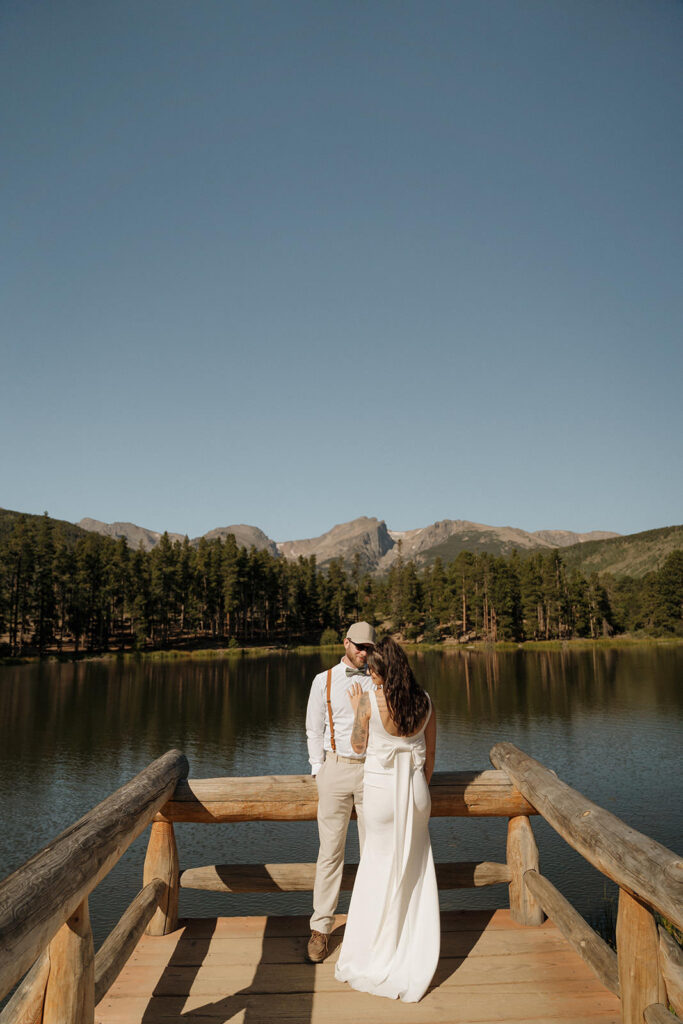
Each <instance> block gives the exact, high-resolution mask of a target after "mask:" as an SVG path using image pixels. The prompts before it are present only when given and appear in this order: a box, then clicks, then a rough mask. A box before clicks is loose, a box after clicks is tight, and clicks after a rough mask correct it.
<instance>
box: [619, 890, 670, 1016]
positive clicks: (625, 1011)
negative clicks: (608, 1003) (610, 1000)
mask: <svg viewBox="0 0 683 1024" xmlns="http://www.w3.org/2000/svg"><path fill="white" fill-rule="evenodd" d="M658 947H659V936H658V934H657V925H656V923H655V919H654V916H653V914H652V912H651V911H650V910H649V908H648V907H646V906H645V904H644V903H641V901H640V900H638V899H636V898H635V897H633V896H631V894H630V893H629V892H626V890H625V889H620V890H619V910H618V912H617V961H618V964H619V992H620V995H621V1019H622V1022H623V1024H642V1020H643V1013H644V1011H645V1009H646V1008H647V1007H648V1006H650V1005H651V1004H653V1003H662V1002H664V999H665V998H666V994H665V991H664V982H663V980H662V976H661V974H660V973H659V948H658Z"/></svg>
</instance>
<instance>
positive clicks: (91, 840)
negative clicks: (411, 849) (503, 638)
mask: <svg viewBox="0 0 683 1024" xmlns="http://www.w3.org/2000/svg"><path fill="white" fill-rule="evenodd" d="M490 758H491V763H492V765H493V770H491V769H485V770H483V771H474V772H473V771H461V772H441V773H436V774H435V775H434V776H433V778H432V780H431V783H430V793H431V802H432V816H433V817H443V816H447V817H450V816H454V817H474V818H477V817H490V816H493V817H503V818H507V821H508V828H507V843H506V849H505V861H501V862H499V863H498V862H493V861H457V862H454V863H437V865H436V874H437V882H438V885H439V888H440V889H443V890H447V889H460V888H470V887H475V888H479V887H480V886H485V885H506V886H507V889H508V900H509V909H508V910H495V911H493V910H492V911H481V910H479V911H454V912H450V913H446V914H444V915H443V917H442V942H441V959H440V961H439V965H438V969H437V972H436V975H435V978H434V981H433V983H432V986H431V988H430V989H429V991H428V992H427V994H426V995H425V997H424V998H423V999H422V1000H421V1001H420V1002H419V1003H417V1004H416V1003H407V1004H405V1003H401V1002H398V1001H396V1000H389V999H382V998H379V997H377V996H370V995H367V994H361V993H358V992H355V991H353V990H352V989H350V988H348V986H346V985H342V984H340V983H338V982H337V981H336V980H335V977H334V963H335V959H336V957H337V955H338V948H339V944H340V942H341V936H342V934H343V928H344V918H343V917H339V918H338V919H337V923H336V927H335V931H334V933H333V941H332V948H331V955H330V957H329V958H328V960H327V961H326V962H325V963H324V964H318V965H313V964H309V963H308V962H307V961H306V960H305V949H306V944H307V941H308V936H309V924H308V919H307V918H305V917H280V916H268V917H236V916H235V917H221V918H206V919H202V920H190V921H186V922H179V919H178V900H179V894H180V890H181V889H201V890H205V891H213V892H222V893H245V892H258V893H272V894H273V899H274V900H277V895H276V894H277V893H279V892H294V891H296V892H302V891H310V890H311V889H312V887H313V878H314V873H315V865H314V864H312V863H305V864H282V863H276V864H274V863H258V864H209V865H186V866H183V865H181V864H180V863H179V857H178V848H177V845H176V840H175V833H174V823H175V822H177V821H184V822H194V823H195V824H196V825H197V826H199V827H205V826H207V825H211V824H213V823H217V822H234V821H273V822H277V821H307V820H309V821H310V820H312V819H314V818H315V817H316V812H317V789H316V784H315V780H314V779H312V778H311V777H310V776H302V775H292V776H263V777H247V778H227V779H226V778H219V779H188V772H189V765H188V762H187V759H186V758H185V756H184V755H183V754H182V753H181V752H180V751H169V752H168V753H167V754H164V755H163V757H160V758H158V759H157V760H156V761H154V762H153V763H152V764H151V765H149V766H148V767H147V768H145V769H143V771H141V772H140V773H139V774H138V775H136V776H135V778H134V779H131V781H130V782H128V783H126V785H125V786H122V787H121V789H119V790H117V791H116V792H115V793H112V794H111V795H110V796H109V797H107V798H106V799H105V800H103V801H102V803H100V804H98V806H97V807H95V808H93V809H92V810H91V811H89V812H88V813H87V814H86V815H84V817H82V818H81V819H80V820H79V821H77V822H74V824H73V825H71V826H70V827H69V828H68V829H66V831H65V832H63V833H62V834H61V835H60V836H58V837H57V838H56V839H55V840H53V842H51V843H49V844H48V845H47V846H46V847H45V848H44V849H43V850H41V851H40V852H39V853H37V854H36V855H35V856H34V857H32V858H31V859H30V860H29V861H27V863H26V864H24V865H23V866H22V867H20V868H19V869H18V870H17V871H15V872H14V873H13V874H12V875H10V876H9V877H8V878H6V879H5V880H4V881H3V882H0V999H2V998H4V997H5V996H6V995H8V994H9V993H10V992H11V991H12V989H13V988H14V989H15V991H14V993H13V995H12V996H11V998H10V1000H9V1002H8V1003H7V1005H6V1006H5V1007H4V1009H3V1010H2V1011H0V1024H95V1022H97V1024H136V1022H139V1024H167V1022H168V1024H170V1022H189V1024H200V1022H206V1024H213V1022H219V1021H242V1022H246V1024H278V1022H279V1021H287V1022H289V1024H323V1022H324V1024H382V1022H383V1021H390V1022H392V1024H401V1022H403V1021H406V1022H407V1021H410V1022H411V1024H428V1022H438V1024H448V1022H451V1024H486V1022H490V1024H494V1022H496V1024H521V1022H541V1021H546V1022H549V1024H550V1022H561V1024H589V1022H595V1024H617V1021H619V1022H620V1024H683V949H682V948H681V946H680V945H679V944H678V942H676V940H675V939H674V938H672V935H671V934H670V932H671V931H675V930H676V929H677V930H678V931H679V933H680V932H683V860H682V859H681V858H680V857H679V856H678V855H677V854H675V853H674V852H673V851H671V850H667V849H666V848H665V847H663V846H660V845H659V844H658V843H656V842H654V840H652V839H650V838H649V837H648V836H645V835H642V834H641V833H639V832H636V831H635V830H634V829H632V828H630V827H628V826H627V825H626V824H625V823H624V822H622V821H620V820H619V819H618V818H616V817H615V816H614V815H612V814H610V813H609V812H608V811H606V810H604V809H603V808H601V807H599V806H598V805H597V804H594V803H592V802H591V801H590V800H588V799H587V798H586V797H585V796H583V795H582V794H581V793H579V792H578V791H577V790H574V789H572V788H571V787H570V786H568V785H566V783H564V782H562V781H561V780H560V779H558V778H557V776H556V775H555V773H554V772H553V771H551V770H549V769H548V768H546V767H545V766H544V765H542V764H540V762H538V761H535V760H534V759H533V758H532V757H529V755H528V754H525V753H524V751H522V750H519V749H518V748H517V747H515V746H513V744H511V743H506V742H503V743H497V744H496V745H495V746H494V747H493V748H492V749H491V752H490ZM538 814H540V815H542V817H543V818H544V819H545V820H546V822H547V823H548V824H549V825H550V826H551V827H552V828H553V829H554V830H555V831H556V832H557V833H558V834H559V835H560V836H562V838H563V839H564V840H565V841H566V842H567V843H568V844H569V846H571V847H572V848H573V849H574V850H576V851H577V852H578V853H579V854H580V855H581V856H582V857H584V858H585V859H586V860H587V861H588V863H590V864H592V865H593V866H594V867H596V868H597V869H598V870H599V871H601V872H602V873H603V874H604V875H605V876H606V877H607V878H610V879H612V881H614V882H616V884H617V885H618V886H619V909H618V914H617V928H616V945H617V951H616V953H615V951H614V950H613V949H612V948H610V946H608V945H607V943H606V942H605V941H604V940H603V939H602V938H601V937H600V936H599V935H598V934H597V933H596V932H595V931H593V929H592V928H591V927H590V926H589V925H588V924H587V922H586V921H585V920H584V919H583V918H582V917H581V915H580V914H579V913H578V912H577V910H576V909H575V908H574V907H572V906H571V904H570V903H569V902H568V901H567V900H566V899H565V898H564V896H563V895H562V894H561V893H560V892H559V891H558V889H557V888H556V887H555V886H554V885H553V883H552V882H551V881H550V879H548V878H547V877H545V876H544V875H543V874H542V872H541V868H540V860H539V851H538V847H537V845H536V841H535V838H534V833H533V829H532V825H531V819H532V818H533V817H534V816H535V815H538ZM148 825H151V828H150V833H149V842H148V846H147V856H146V858H145V865H144V870H143V879H142V882H143V887H142V889H141V891H140V892H139V893H138V894H137V895H136V896H135V897H134V899H133V900H132V902H131V903H130V904H129V906H128V907H127V908H126V909H125V910H124V912H123V914H122V916H121V918H120V920H119V921H118V923H117V924H116V925H115V926H114V928H113V929H112V931H111V932H110V934H109V935H108V936H107V938H106V939H105V941H104V942H103V943H102V945H101V946H100V948H99V949H98V950H97V952H95V949H94V942H93V933H92V929H91V927H90V911H89V900H90V896H91V894H92V893H93V892H94V890H95V889H96V887H97V885H98V883H99V882H100V881H101V880H102V879H103V878H104V877H105V876H106V875H107V874H108V872H109V871H110V870H111V869H112V868H113V867H114V865H115V864H116V863H117V862H118V860H119V859H120V858H121V856H122V855H123V854H124V853H125V851H126V850H127V849H128V848H129V847H130V845H131V843H132V842H133V841H134V840H135V838H136V837H137V836H138V835H140V834H141V833H142V832H143V830H144V829H145V828H147V826H148ZM265 852H266V853H267V852H270V853H271V854H272V852H273V850H272V849H271V850H270V851H265ZM354 871H355V866H354V865H351V864H348V865H346V866H345V868H344V872H343V876H342V888H344V889H347V890H348V889H350V888H351V887H352V885H353V879H354ZM656 915H657V916H656ZM546 918H547V920H546ZM667 929H668V930H667Z"/></svg>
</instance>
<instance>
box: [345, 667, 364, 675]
mask: <svg viewBox="0 0 683 1024" xmlns="http://www.w3.org/2000/svg"><path fill="white" fill-rule="evenodd" d="M344 667H345V669H346V674H347V676H366V675H367V674H368V670H367V669H366V668H349V667H348V665H345V666H344Z"/></svg>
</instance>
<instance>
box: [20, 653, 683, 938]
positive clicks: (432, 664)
mask: <svg viewBox="0 0 683 1024" xmlns="http://www.w3.org/2000/svg"><path fill="white" fill-rule="evenodd" d="M331 660H334V659H330V656H329V655H326V656H322V655H319V654H313V655H306V656H300V655H293V654H288V655H277V656H276V655H274V656H272V657H271V656H268V657H259V658H250V657H243V658H239V657H238V658H229V659H224V660H218V659H214V660H207V661H195V660H192V661H186V660H183V661H167V662H162V661H139V662H135V661H131V660H127V661H106V662H89V663H86V662H81V663H78V664H73V665H66V664H64V665H57V664H44V665H27V666H19V667H0V779H1V780H2V802H3V813H2V819H3V827H2V829H0V878H1V877H4V876H5V875H6V874H8V873H9V872H10V871H13V870H14V869H15V868H17V867H19V865H21V864H22V863H23V862H24V861H25V860H26V859H27V858H28V857H29V856H31V855H32V854H33V853H35V852H36V851H37V850H38V849H40V848H41V847H42V846H44V845H45V844H46V843H47V842H48V841H49V840H51V839H52V838H54V837H55V836H56V835H57V834H58V833H59V832H61V831H62V830H63V829H64V828H66V827H67V826H68V825H69V824H71V823H72V822H73V821H75V820H76V819H77V818H79V817H80V816H81V815H83V814H84V813H85V812H86V811H87V810H89V809H90V808H91V807H93V806H94V805H95V804H97V803H98V802H99V801H100V800H102V799H104V797H106V796H108V795H109V794H110V793H111V792H112V791H113V790H114V789H116V788H117V787H118V786H120V785H122V784H123V783H124V782H126V781H128V779H130V778H131V777H132V776H133V775H135V774H136V773H137V772H138V771H140V770H141V769H142V768H144V767H145V766H146V765H148V764H149V762H150V761H152V760H153V759H154V758H156V757H158V756H159V755H160V754H163V753H164V752H165V751H166V750H169V749H171V748H172V747H177V748H179V749H181V750H183V751H184V752H185V754H186V755H187V757H188V760H189V762H190V776H191V777H195V778H202V777H204V778H206V777H214V776H220V775H228V776H230V775H235V776H240V775H265V774H271V773H277V774H287V773H292V774H298V773H302V772H306V771H308V762H307V752H306V742H305V735H304V728H303V722H304V715H305V708H306V701H307V698H308V691H309V688H310V683H311V680H312V678H313V676H314V675H315V673H316V672H319V671H320V670H321V669H323V668H326V667H327V666H328V665H329V664H330V663H331ZM411 661H412V664H413V667H414V669H415V672H416V674H417V676H418V679H419V680H420V682H421V683H422V685H423V686H424V687H425V688H426V689H427V690H428V691H429V692H430V694H431V695H432V698H433V700H434V703H435V706H436V709H437V716H438V719H437V720H438V741H437V757H436V768H437V771H438V770H441V771H445V770H457V769H483V768H487V767H490V765H489V759H488V753H489V750H490V748H491V746H492V745H493V744H494V743H496V742H497V741H499V740H511V741H512V742H514V743H516V744H517V745H518V746H520V747H521V748H522V749H523V750H525V751H527V752H528V753H530V754H532V755H533V756H534V757H536V758H538V759H539V760H540V761H542V762H543V763H544V764H546V765H547V766H548V767H551V768H553V769H554V770H555V771H556V772H557V774H558V775H559V777H560V778H561V779H563V780H564V781H566V782H568V783H569V784H570V785H572V786H574V787H575V788H576V789H578V790H580V791H581V792H582V793H584V794H585V795H586V796H588V797H590V798H591V799H592V800H594V801H596V802H597V803H598V804H600V805H602V806H603V807H605V808H607V809H608V810H610V811H612V812H613V813H615V814H617V815H618V816H619V817H621V818H622V819H623V820H624V821H626V822H627V823H628V824H629V825H632V826H633V827H634V828H637V829H639V830H640V831H642V832H645V833H647V834H648V835H650V836H651V837H653V838H654V839H657V840H658V841H659V842H661V843H663V844H664V845H665V846H668V847H669V848H671V849H673V850H677V851H680V850H681V847H682V846H683V841H682V840H683V816H682V814H681V802H680V791H681V786H680V781H681V778H680V776H681V761H682V759H681V738H682V735H683V732H682V728H681V726H682V724H683V648H681V647H675V646H670V647H667V646H663V647H642V648H622V649H619V648H613V649H597V650H595V651H594V650H582V651H577V650H567V651H562V652H528V651H521V650H520V651H516V652H510V653H492V652H484V651H470V652H464V651H463V652H453V653H443V654H442V653H440V652H425V653H419V654H415V655H411ZM532 821H533V828H534V831H535V834H536V838H537V842H538V845H539V849H540V856H541V870H542V871H543V873H544V874H546V875H547V876H548V877H549V878H550V879H551V880H552V881H554V882H555V884H556V885H557V886H558V887H559V888H560V889H561V891H562V892H563V893H564V894H565V895H566V896H567V898H568V899H570V900H571V902H572V903H573V904H574V905H575V906H576V907H577V908H578V909H579V910H580V911H581V912H582V913H584V914H585V915H587V916H590V915H591V914H592V913H593V912H594V911H595V910H596V909H598V908H599V907H600V904H601V902H602V900H603V898H604V897H605V895H606V896H607V898H608V899H610V898H612V896H613V892H614V889H613V887H611V886H608V887H606V886H605V883H604V881H603V878H602V876H601V875H599V874H598V873H597V872H596V871H594V870H593V869H592V868H590V867H589V866H588V865H586V864H585V862H584V861H583V860H582V859H581V858H580V857H579V856H578V855H577V854H575V853H574V852H573V851H572V850H571V849H570V848H569V847H568V846H567V845H566V844H565V843H564V842H563V841H562V840H561V839H559V837H558V836H557V835H556V834H555V833H554V832H553V831H552V830H551V829H550V828H549V827H548V826H547V825H546V824H545V822H543V821H542V820H541V819H540V818H534V819H533V820H532ZM431 830H432V840H433V845H434V852H435V857H436V859H437V860H496V861H503V860H505V831H506V822H505V821H504V820H500V819H487V818H479V819H473V820H464V819H462V818H454V819H435V820H434V821H433V822H432V826H431ZM147 834H148V833H147V832H145V833H144V834H143V835H142V836H141V837H140V838H139V839H138V840H137V841H136V842H135V843H134V844H133V846H132V847H131V848H130V850H129V851H128V852H127V853H126V854H125V855H124V857H123V859H122V861H121V862H120V863H119V864H118V866H117V867H116V868H115V869H114V870H113V871H112V872H111V874H110V875H109V876H108V877H107V879H105V881H104V882H102V883H101V884H100V886H99V887H98V888H97V890H96V891H95V892H94V893H93V895H92V896H91V899H90V912H91V917H92V920H93V930H94V933H95V943H96V945H99V944H100V943H101V941H102V940H103V938H104V937H105V936H106V934H107V933H108V931H109V930H110V929H111V927H112V926H113V925H114V924H115V923H116V921H117V920H118V918H119V916H120V915H121V913H122V911H123V910H124V908H125V907H126V906H127V904H128V903H129V902H130V900H131V899H132V898H133V896H134V895H135V893H136V892H137V891H138V890H139V889H140V887H141V885H142V865H143V861H144V855H145V847H146V842H147ZM176 835H177V840H178V847H179V852H180V863H181V867H182V868H186V867H190V866H198V865H203V864H216V863H218V864H220V863H223V864H230V863H238V862H247V863H258V862H261V863H263V862H268V861H271V862H272V861H312V860H315V858H316V855H317V836H316V827H315V823H314V822H286V823H277V822H273V823H271V822H247V823H243V824H241V823H240V824H226V825H190V824H181V825H177V826H176ZM347 859H348V860H356V859H357V842H356V835H355V825H352V827H351V830H350V833H349V844H348V848H347ZM441 898H442V905H443V907H445V908H451V907H492V906H505V905H506V902H507V887H506V886H493V887H489V888H486V889H479V890H465V891H459V892H452V893H450V892H449V893H442V895H441ZM180 899H181V906H180V913H181V915H185V916H195V915H208V916H213V915H223V914H244V913H255V914H259V913H266V912H267V913H283V914H284V913H305V914H307V913H309V912H310V895H309V894H306V893H303V894H302V893H292V894H283V895H273V896H267V897H264V896H257V895H254V896H239V897H238V896H229V895H217V894H214V893H193V892H186V891H183V892H181V897H180ZM347 902H348V897H342V902H341V904H340V908H341V909H345V908H346V906H347Z"/></svg>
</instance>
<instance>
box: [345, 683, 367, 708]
mask: <svg viewBox="0 0 683 1024" xmlns="http://www.w3.org/2000/svg"><path fill="white" fill-rule="evenodd" d="M346 696H347V697H348V698H349V700H350V701H351V707H352V708H353V713H354V715H355V713H356V711H357V710H358V705H359V704H360V699H361V697H362V696H363V687H362V686H361V685H360V683H351V685H350V686H349V688H348V690H347V691H346Z"/></svg>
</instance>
